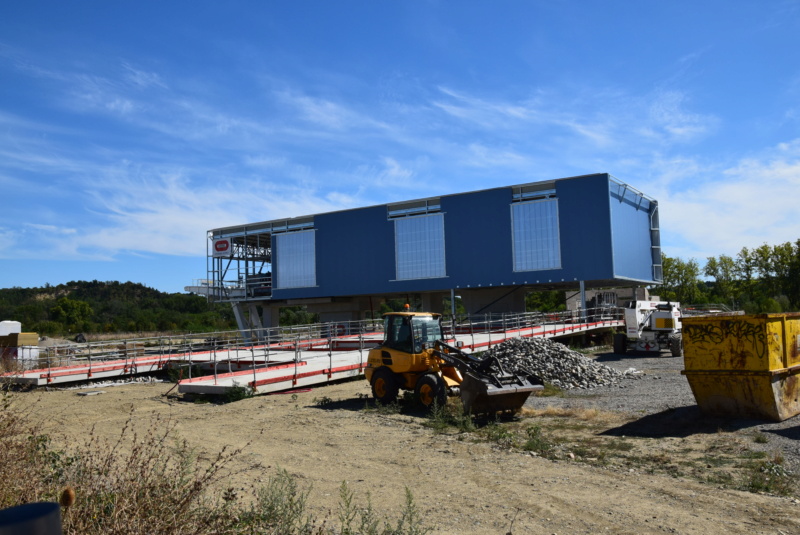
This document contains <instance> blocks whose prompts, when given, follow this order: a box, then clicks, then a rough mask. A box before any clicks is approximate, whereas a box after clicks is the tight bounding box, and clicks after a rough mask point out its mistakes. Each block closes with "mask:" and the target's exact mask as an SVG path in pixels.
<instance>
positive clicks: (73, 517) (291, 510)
mask: <svg viewBox="0 0 800 535" xmlns="http://www.w3.org/2000/svg"><path fill="white" fill-rule="evenodd" d="M0 395H1V396H2V397H0V452H2V455H3V457H4V462H2V463H0V481H2V482H3V484H2V485H0V509H2V508H7V507H12V506H15V505H20V504H25V503H30V502H37V501H50V502H58V503H60V504H61V506H62V524H63V532H64V533H65V534H81V535H94V534H98V535H99V534H108V533H111V534H122V535H140V534H141V535H145V534H148V535H178V534H185V533H193V534H212V533H213V534H245V533H250V534H255V533H259V534H260V533H264V534H286V535H292V534H300V533H303V534H309V535H329V534H334V533H336V534H338V533H344V532H345V531H344V530H346V532H347V533H351V534H353V535H357V534H365V535H385V534H389V533H392V534H398V535H400V534H422V533H427V531H428V530H427V529H426V528H423V527H421V518H420V515H419V512H418V511H417V509H416V506H415V504H414V503H413V499H412V497H411V496H410V494H408V493H407V500H406V504H405V507H404V508H403V510H402V511H401V516H400V519H399V520H398V521H397V523H396V524H395V525H391V524H390V523H388V522H386V521H384V520H383V519H381V518H379V517H378V516H377V515H376V514H375V513H374V511H372V510H371V509H369V510H368V511H367V512H368V513H369V514H368V516H363V515H365V514H366V512H365V511H366V510H358V511H356V510H354V509H352V506H351V505H349V504H351V503H355V502H354V501H353V496H352V494H351V493H349V491H348V493H344V491H343V500H344V498H345V497H346V498H347V500H348V503H346V504H344V507H345V508H346V509H347V514H346V515H345V516H344V517H342V518H340V520H342V519H345V520H346V521H347V524H346V525H345V524H342V528H336V527H334V526H333V525H329V524H333V523H332V522H328V521H327V519H326V520H323V521H321V522H320V521H318V520H316V519H315V518H313V517H312V516H311V515H310V514H308V513H306V510H307V500H308V497H309V489H307V488H306V489H303V488H300V487H299V486H298V484H297V482H296V481H295V480H294V479H293V478H292V477H291V476H289V475H288V474H287V473H286V472H283V471H279V472H278V474H277V475H276V476H274V477H271V478H270V480H269V483H268V484H267V485H266V486H264V487H259V488H255V489H254V490H253V495H252V496H239V495H238V493H237V492H235V491H234V490H233V488H231V487H227V490H225V491H223V492H221V493H219V492H214V491H213V490H212V489H222V488H226V483H227V478H228V477H231V476H235V475H236V474H232V473H231V471H230V470H229V468H228V467H229V466H230V465H231V461H232V460H233V459H234V458H235V457H236V456H238V455H239V453H240V452H241V450H239V449H237V450H230V451H228V450H225V449H223V450H222V451H220V452H218V453H217V454H215V455H212V456H211V457H205V456H203V455H201V454H200V453H199V452H196V451H194V450H192V449H191V448H189V446H188V445H187V443H186V442H185V441H183V440H181V439H180V438H179V437H178V436H177V435H176V433H175V427H174V424H173V422H171V421H164V420H162V419H160V418H159V417H153V418H151V419H145V420H142V419H139V418H137V415H135V414H134V413H133V412H131V414H130V416H129V417H128V420H127V423H126V424H125V425H124V426H123V428H122V429H121V430H120V432H119V435H118V436H117V437H116V439H113V440H106V439H102V438H100V437H99V436H98V435H96V434H95V433H94V431H93V430H91V431H89V432H88V435H87V438H86V440H84V441H81V442H80V443H76V444H68V445H66V446H65V447H63V448H61V447H57V446H56V445H55V444H54V441H53V440H51V438H50V437H49V436H47V435H45V434H43V433H42V432H41V430H40V429H39V428H37V427H36V426H35V425H33V424H32V423H31V421H32V419H31V417H30V414H31V412H30V411H25V410H24V409H22V408H21V407H19V406H18V404H16V403H15V401H16V400H17V399H18V398H15V395H14V394H13V393H9V392H3V393H2V394H0ZM245 447H246V446H245ZM348 508H349V509H348Z"/></svg>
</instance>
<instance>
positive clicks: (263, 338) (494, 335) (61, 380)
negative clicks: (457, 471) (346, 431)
mask: <svg viewBox="0 0 800 535" xmlns="http://www.w3.org/2000/svg"><path fill="white" fill-rule="evenodd" d="M590 312H592V311H587V314H586V315H585V316H584V317H576V314H575V313H559V314H547V315H544V314H540V313H526V314H513V315H511V314H505V315H502V316H501V315H492V316H490V315H483V316H480V317H474V316H473V317H470V318H464V319H462V320H461V321H459V322H458V323H457V324H456V326H455V328H452V326H449V327H450V328H449V329H448V328H447V327H448V325H445V331H446V332H449V333H455V334H451V340H457V341H459V342H461V343H463V350H464V351H466V352H475V351H483V350H485V349H487V348H489V347H491V346H493V345H496V344H499V343H502V342H503V341H505V340H507V339H509V338H519V337H524V338H528V337H536V338H559V337H565V336H573V335H579V334H581V333H588V332H592V331H598V330H602V329H611V328H615V327H623V326H624V322H623V319H622V313H621V310H619V309H604V310H603V313H602V315H600V314H590ZM381 327H382V325H381V322H380V321H364V322H350V323H337V324H315V325H305V326H299V327H285V328H274V329H262V330H261V331H260V332H258V333H256V332H251V333H240V332H239V331H234V332H226V333H213V334H202V335H193V336H192V335H184V336H181V337H167V338H159V339H143V340H134V341H124V342H107V343H92V344H70V345H69V346H61V347H54V348H48V349H47V351H44V350H42V352H43V353H45V355H44V356H40V358H39V359H38V361H37V364H38V366H36V369H23V370H21V371H18V372H11V373H6V374H4V376H3V380H4V381H7V382H10V383H13V384H21V385H31V386H46V385H64V384H69V383H76V382H82V381H87V380H98V379H105V380H109V379H120V378H125V377H131V376H135V375H141V374H149V373H155V372H162V371H171V373H172V374H173V376H174V377H175V378H176V379H177V380H179V383H178V391H179V392H182V393H199V394H224V393H226V392H228V391H229V390H230V389H231V388H235V387H247V388H250V389H252V390H253V391H254V392H255V393H269V392H278V391H283V390H291V389H295V388H303V387H309V386H313V385H319V384H323V383H327V382H331V381H337V380H341V379H346V378H349V377H356V376H359V375H362V374H363V370H364V368H365V366H366V362H367V354H368V353H369V350H370V349H371V348H373V347H375V346H376V345H378V344H380V342H381V341H382V337H383V334H382V330H381ZM248 340H250V341H252V342H249V343H248ZM255 340H258V341H255ZM40 355H41V353H40ZM23 364H27V366H25V367H30V364H31V363H23ZM42 364H44V365H42Z"/></svg>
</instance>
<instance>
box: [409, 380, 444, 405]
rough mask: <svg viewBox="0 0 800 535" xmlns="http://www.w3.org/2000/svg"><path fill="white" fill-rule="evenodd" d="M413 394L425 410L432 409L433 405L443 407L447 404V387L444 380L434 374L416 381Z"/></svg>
mask: <svg viewBox="0 0 800 535" xmlns="http://www.w3.org/2000/svg"><path fill="white" fill-rule="evenodd" d="M414 394H415V395H416V397H417V400H418V401H419V402H420V404H421V405H422V406H423V407H425V408H427V409H432V408H433V406H434V405H438V406H439V407H444V405H445V403H447V387H446V386H445V384H444V380H443V379H442V378H441V377H439V376H438V375H436V374H435V373H426V374H425V375H422V376H421V377H420V378H419V379H417V384H416V386H415V387H414Z"/></svg>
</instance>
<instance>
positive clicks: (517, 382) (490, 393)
mask: <svg viewBox="0 0 800 535" xmlns="http://www.w3.org/2000/svg"><path fill="white" fill-rule="evenodd" d="M543 388H544V386H543V385H541V384H537V383H535V382H534V380H533V379H532V378H530V377H523V376H518V375H509V376H504V377H501V378H498V377H496V376H495V377H487V378H481V377H479V376H477V375H475V374H472V373H468V374H466V376H465V377H464V381H463V382H462V383H461V389H460V390H461V403H462V405H463V406H464V412H465V413H467V414H472V415H478V414H490V415H491V414H494V413H497V412H517V411H519V410H520V409H521V408H522V406H523V405H524V404H525V401H527V399H528V396H530V395H531V392H535V391H537V390H542V389H543Z"/></svg>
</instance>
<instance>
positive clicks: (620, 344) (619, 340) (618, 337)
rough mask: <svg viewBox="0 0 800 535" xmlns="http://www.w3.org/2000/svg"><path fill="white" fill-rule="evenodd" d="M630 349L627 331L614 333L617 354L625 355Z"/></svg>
mask: <svg viewBox="0 0 800 535" xmlns="http://www.w3.org/2000/svg"><path fill="white" fill-rule="evenodd" d="M627 350H628V337H627V336H625V333H617V334H615V335H614V353H615V354H617V355H624V354H625V353H626V352H627Z"/></svg>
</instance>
